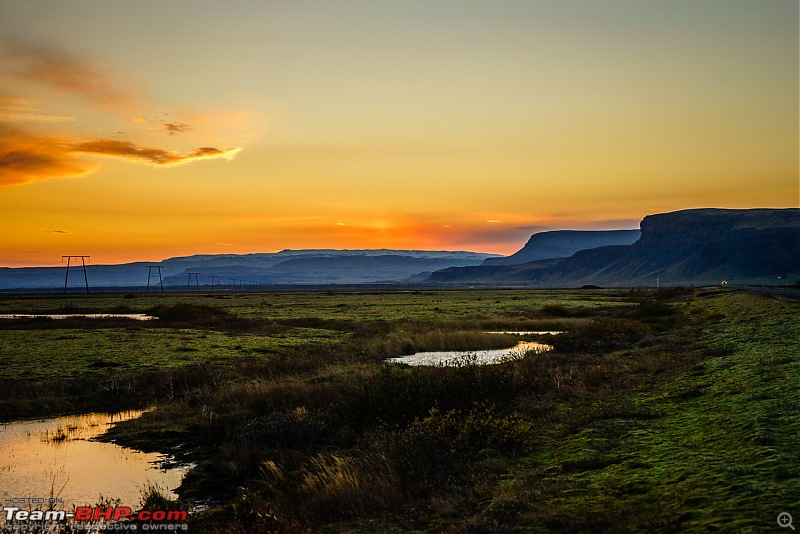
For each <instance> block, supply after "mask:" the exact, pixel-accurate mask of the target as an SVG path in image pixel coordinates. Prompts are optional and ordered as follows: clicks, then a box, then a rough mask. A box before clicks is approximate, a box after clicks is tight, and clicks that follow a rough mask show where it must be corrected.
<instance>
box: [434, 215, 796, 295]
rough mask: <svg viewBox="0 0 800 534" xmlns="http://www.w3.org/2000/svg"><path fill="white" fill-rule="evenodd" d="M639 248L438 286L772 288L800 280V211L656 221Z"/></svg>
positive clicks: (599, 251) (461, 276)
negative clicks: (740, 285) (768, 285)
mask: <svg viewBox="0 0 800 534" xmlns="http://www.w3.org/2000/svg"><path fill="white" fill-rule="evenodd" d="M641 230H642V235H641V238H640V239H639V240H638V241H637V242H636V243H634V244H632V245H627V246H609V247H601V248H596V249H591V250H582V251H579V252H577V253H576V254H574V255H573V256H571V257H569V258H564V259H562V260H557V261H553V260H551V261H549V262H532V263H526V264H523V265H517V266H507V267H503V268H500V269H498V270H494V271H493V272H479V268H473V270H472V271H471V272H470V273H469V274H468V276H465V275H467V273H461V272H459V270H458V269H448V270H447V271H444V272H441V274H440V273H434V276H432V277H431V281H432V282H439V281H442V282H459V283H467V282H469V283H489V284H492V283H534V284H543V285H550V286H575V285H583V284H596V285H610V286H613V285H622V286H628V285H654V284H655V283H656V280H657V279H658V280H659V281H660V282H662V283H672V284H708V283H718V282H720V281H722V280H726V281H729V282H734V283H737V282H738V283H764V282H779V281H780V280H786V281H791V282H794V281H795V278H796V277H798V276H800V209H795V208H792V209H782V210H773V209H753V210H722V209H698V210H685V211H678V212H673V213H662V214H657V215H650V216H647V217H645V218H644V220H642V223H641Z"/></svg>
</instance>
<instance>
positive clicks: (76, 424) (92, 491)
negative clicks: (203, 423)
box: [0, 411, 188, 510]
mask: <svg viewBox="0 0 800 534" xmlns="http://www.w3.org/2000/svg"><path fill="white" fill-rule="evenodd" d="M141 414H142V411H130V412H124V413H121V414H115V415H109V414H87V415H76V416H67V417H57V418H52V419H46V420H38V421H18V422H13V423H7V424H2V425H0V501H2V502H9V499H17V500H19V499H26V498H27V499H30V498H34V499H39V498H43V499H45V502H47V500H48V499H49V498H51V497H53V498H55V499H56V500H57V502H58V505H57V506H56V508H57V509H61V508H63V509H65V510H70V509H71V508H72V505H77V506H81V505H92V504H95V503H97V502H98V501H99V500H100V497H101V496H102V497H104V498H111V499H120V503H121V504H122V505H123V506H132V507H135V506H137V505H138V504H139V499H140V492H141V490H142V488H144V487H145V486H147V485H148V484H157V485H158V486H160V487H161V488H163V489H164V490H167V491H169V492H171V491H172V490H174V489H175V488H176V487H177V486H178V485H179V484H180V482H181V479H182V478H183V475H184V474H185V473H186V471H187V470H188V467H178V468H174V469H161V468H160V465H161V463H162V462H163V461H164V460H165V459H166V458H165V457H164V456H163V455H159V454H154V453H143V452H140V451H136V450H133V449H126V448H123V447H120V446H119V445H115V444H113V443H102V442H99V441H91V440H92V438H96V437H97V436H99V435H100V434H102V433H103V432H105V431H106V430H107V429H108V428H109V427H110V426H111V425H112V424H114V423H118V422H120V421H125V420H128V419H133V418H136V417H139V416H140V415H141ZM172 496H173V497H174V496H175V495H174V494H173V495H172ZM17 502H19V501H17ZM36 502H41V501H36ZM22 508H23V509H24V508H25V507H22Z"/></svg>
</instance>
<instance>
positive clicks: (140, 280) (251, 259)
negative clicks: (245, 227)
mask: <svg viewBox="0 0 800 534" xmlns="http://www.w3.org/2000/svg"><path fill="white" fill-rule="evenodd" d="M495 256H496V255H493V254H482V253H477V252H452V251H426V250H387V249H381V250H324V249H323V250H283V251H280V252H275V253H256V254H198V255H195V256H184V257H176V258H169V259H167V260H164V261H161V262H136V263H126V264H120V265H87V267H86V270H87V275H88V278H89V285H90V286H91V287H143V286H146V285H147V272H148V270H147V266H148V265H158V266H160V267H161V273H162V275H163V277H164V285H165V286H185V285H187V282H188V279H189V277H188V275H187V274H186V273H189V272H192V273H199V274H198V282H199V284H200V285H201V286H203V285H211V283H212V281H213V280H214V278H213V277H215V276H216V277H219V279H218V281H219V282H221V283H222V284H223V285H227V284H228V283H229V281H234V282H233V283H234V284H241V283H260V284H270V285H276V284H364V283H374V282H392V283H398V282H403V281H404V280H406V279H409V278H415V279H421V278H425V277H427V276H428V275H429V274H430V273H431V272H433V271H436V270H440V269H445V268H448V267H454V266H469V265H480V264H481V263H483V261H484V260H486V259H487V258H491V257H495ZM64 273H65V267H23V268H8V267H6V268H0V289H38V288H58V287H63V286H64ZM153 273H155V270H154V271H153ZM151 283H152V284H158V279H157V278H155V279H153V280H151ZM192 283H193V284H194V278H192ZM83 284H84V280H83V272H82V271H79V270H77V269H76V270H73V271H71V272H70V277H69V286H70V288H73V287H74V288H78V287H82V286H83Z"/></svg>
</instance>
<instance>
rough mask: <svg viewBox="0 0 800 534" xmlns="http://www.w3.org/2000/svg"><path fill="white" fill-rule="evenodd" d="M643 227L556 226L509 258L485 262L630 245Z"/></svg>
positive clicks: (563, 255) (521, 260) (514, 262)
mask: <svg viewBox="0 0 800 534" xmlns="http://www.w3.org/2000/svg"><path fill="white" fill-rule="evenodd" d="M641 234H642V232H641V231H640V230H554V231H550V232H539V233H536V234H533V235H532V236H531V238H530V239H529V240H528V242H527V243H525V246H524V247H522V248H521V249H520V250H518V251H517V252H515V253H514V254H512V255H511V256H507V257H505V258H488V259H486V261H484V262H483V265H519V264H521V263H528V262H531V261H537V260H549V259H551V258H568V257H570V256H572V255H573V254H575V253H576V252H578V251H579V250H586V249H590V248H597V247H605V246H609V245H630V244H632V243H634V242H636V240H637V239H639V236H640V235H641Z"/></svg>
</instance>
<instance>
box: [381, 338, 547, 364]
mask: <svg viewBox="0 0 800 534" xmlns="http://www.w3.org/2000/svg"><path fill="white" fill-rule="evenodd" d="M548 350H553V347H551V346H550V345H546V344H544V343H536V342H534V341H522V342H520V343H517V344H516V345H515V346H513V347H511V348H508V349H491V350H461V351H459V350H455V351H436V352H417V353H416V354H410V355H408V356H399V357H397V358H388V359H387V360H386V361H387V362H392V363H404V364H406V365H434V366H443V367H458V366H461V365H491V364H497V363H503V362H506V361H509V360H516V359H518V358H522V357H523V356H525V355H526V354H527V353H528V352H538V353H541V352H546V351H548Z"/></svg>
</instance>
